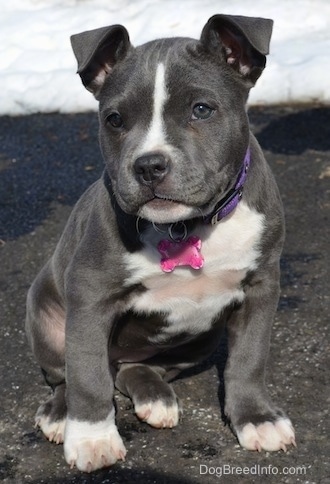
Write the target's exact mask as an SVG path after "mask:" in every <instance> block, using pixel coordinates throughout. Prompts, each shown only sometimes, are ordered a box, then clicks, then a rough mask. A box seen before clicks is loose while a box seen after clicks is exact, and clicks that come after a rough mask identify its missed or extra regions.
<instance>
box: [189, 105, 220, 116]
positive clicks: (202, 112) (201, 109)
mask: <svg viewBox="0 0 330 484" xmlns="http://www.w3.org/2000/svg"><path fill="white" fill-rule="evenodd" d="M213 113H214V109H212V108H210V106H208V105H207V104H195V106H194V107H193V110H192V116H191V117H192V119H208V118H209V117H210V116H212V114H213Z"/></svg>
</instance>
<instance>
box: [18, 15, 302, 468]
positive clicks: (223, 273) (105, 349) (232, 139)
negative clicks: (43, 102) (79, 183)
mask: <svg viewBox="0 0 330 484" xmlns="http://www.w3.org/2000/svg"><path fill="white" fill-rule="evenodd" d="M271 30H272V21H271V20H267V19H260V18H258V19H256V18H248V17H238V16H228V15H216V16H214V17H212V18H211V19H210V20H209V21H208V23H207V24H206V25H205V27H204V29H203V32H202V35H201V39H200V40H199V41H196V40H192V39H187V38H172V39H161V40H156V41H153V42H150V43H147V44H145V45H142V46H140V47H137V48H134V47H132V45H131V44H130V42H129V37H128V33H127V31H126V29H125V28H124V27H122V26H120V25H115V26H112V27H106V28H101V29H97V30H93V31H89V32H84V33H81V34H78V35H74V36H73V37H72V46H73V50H74V53H75V55H76V57H77V60H78V72H79V74H80V76H81V79H82V82H83V84H84V85H85V86H86V88H87V89H89V90H90V91H92V92H93V94H94V95H95V97H96V98H97V99H98V100H99V107H100V112H99V118H100V145H101V149H102V153H103V156H104V160H105V171H104V174H103V176H102V178H101V179H100V180H98V181H97V182H96V183H94V184H93V185H92V186H91V187H90V188H89V189H88V190H87V191H86V192H85V193H84V194H83V196H82V197H81V198H80V200H79V201H78V203H77V204H76V206H75V208H74V209H73V212H72V214H71V216H70V218H69V221H68V223H67V226H66V228H65V231H64V233H63V235H62V237H61V239H60V241H59V243H58V245H57V248H56V250H55V253H54V255H53V257H52V258H51V259H50V261H49V262H48V263H47V264H46V265H45V267H44V268H43V269H42V271H41V272H40V274H39V275H38V277H37V278H36V280H35V281H34V283H33V285H32V287H31V289H30V291H29V294H28V303H27V324H26V328H27V334H28V339H29V341H30V344H31V346H32V349H33V352H34V354H35V356H36V358H37V361H38V362H39V364H40V365H41V367H42V369H43V372H44V375H45V378H46V381H47V383H49V385H51V387H52V388H53V390H54V395H53V397H52V398H51V399H50V400H49V401H47V402H46V403H45V404H43V405H41V407H40V408H39V410H38V412H37V416H36V422H37V424H38V425H39V426H40V427H41V429H42V431H43V432H44V434H45V435H46V437H47V438H48V439H49V440H51V441H55V442H58V443H59V442H63V441H64V452H65V458H66V460H67V462H68V463H69V464H70V465H71V466H73V465H76V466H77V467H78V468H79V469H81V470H86V471H91V470H93V469H97V468H100V467H103V466H108V465H111V464H113V463H114V462H116V460H117V459H123V458H124V457H125V454H126V450H125V447H124V444H123V442H122V439H121V437H120V436H119V434H118V431H117V428H116V425H115V419H114V407H113V392H114V386H115V385H116V387H117V388H118V389H119V390H120V391H121V392H122V393H124V394H126V395H128V396H129V397H130V398H131V399H132V401H133V403H134V407H135V412H136V414H137V416H138V417H139V418H140V419H141V420H144V421H146V422H148V423H149V424H150V425H152V426H154V427H173V426H175V425H177V423H178V420H179V405H178V401H177V398H176V395H175V393H174V391H173V389H172V387H171V386H170V385H169V384H168V383H167V382H168V380H169V379H171V378H173V377H174V376H175V375H176V374H177V373H178V372H179V371H180V370H182V369H184V368H188V367H191V366H192V365H195V364H196V363H198V362H200V361H201V360H203V359H204V358H206V357H207V356H208V355H210V354H211V353H212V352H213V351H214V350H215V348H216V347H217V345H218V342H219V337H220V335H221V332H222V330H223V327H224V325H226V326H227V331H228V346H229V356H228V361H227V365H226V369H225V391H226V397H225V413H226V415H227V416H228V417H229V418H230V420H231V423H232V426H233V428H234V430H235V432H236V434H237V437H238V440H239V442H240V444H241V445H242V446H243V447H245V448H247V449H251V450H255V449H256V450H261V449H265V450H279V449H284V450H285V449H286V445H290V444H293V445H295V438H294V431H293V428H292V425H291V423H290V420H289V419H288V418H287V417H286V416H285V415H284V413H283V412H282V411H281V410H279V409H278V408H276V407H274V405H273V404H272V403H271V401H270V400H269V397H268V395H267V392H266V389H265V383H264V369H265V362H266V359H267V355H268V350H269V339H270V330H271V325H272V320H273V317H274V313H275V311H276V306H277V302H278V297H279V257H280V253H281V248H282V244H283V237H284V229H283V215H282V206H281V201H280V197H279V194H278V190H277V187H276V184H275V182H274V179H273V176H272V174H271V172H270V169H269V167H268V165H267V163H266V161H265V159H264V157H263V155H262V152H261V149H260V147H259V145H258V143H257V141H256V140H255V138H254V137H253V135H252V134H251V133H250V131H249V125H248V119H247V115H246V108H245V105H246V100H247V97H248V92H249V89H250V88H251V87H252V86H253V85H254V83H255V82H256V80H257V79H258V77H259V76H260V74H261V72H262V70H263V68H264V67H265V59H266V58H265V56H266V54H267V53H268V46H269V40H270V36H271ZM249 156H250V165H249V166H247V167H246V168H248V173H247V176H245V175H244V189H243V193H240V194H239V196H240V197H241V198H240V199H239V198H236V201H234V202H235V203H234V205H233V206H231V208H230V210H229V212H230V213H227V214H226V215H224V212H223V211H222V209H221V210H220V208H219V207H220V205H224V206H225V207H226V206H227V209H228V207H229V200H228V197H230V195H231V194H232V193H233V192H234V191H235V187H236V185H237V183H238V184H239V180H240V179H242V164H243V160H244V159H246V158H247V157H249ZM245 178H246V179H245ZM241 185H243V183H241ZM240 188H242V187H240ZM236 195H237V197H238V194H237V193H236ZM230 203H232V202H230ZM217 212H219V213H218V215H217ZM178 222H179V223H178ZM214 222H215V223H214ZM170 236H172V238H174V239H175V240H176V242H178V245H177V247H178V249H177V250H178V251H180V250H181V249H180V240H181V239H182V240H181V242H186V241H189V240H190V239H189V237H191V236H194V238H198V240H200V241H201V243H202V247H201V252H200V255H199V257H202V258H203V260H204V264H203V267H202V268H200V269H197V270H196V269H193V268H191V267H190V266H189V265H183V266H178V267H176V268H175V269H174V270H173V271H172V272H169V273H166V272H164V271H163V270H162V268H161V266H160V259H161V255H160V253H159V251H158V250H157V247H158V243H159V242H160V241H161V240H164V239H169V238H170ZM177 239H178V240H177ZM188 245H189V244H188ZM189 250H192V249H191V248H190V249H189ZM189 250H188V251H189ZM177 253H178V252H177ZM177 253H176V254H174V256H175V257H176V256H177ZM169 257H171V254H170V255H169ZM184 262H185V261H184Z"/></svg>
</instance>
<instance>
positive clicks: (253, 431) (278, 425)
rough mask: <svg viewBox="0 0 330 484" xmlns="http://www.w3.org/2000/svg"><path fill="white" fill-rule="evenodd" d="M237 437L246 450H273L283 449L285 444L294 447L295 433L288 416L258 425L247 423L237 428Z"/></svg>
mask: <svg viewBox="0 0 330 484" xmlns="http://www.w3.org/2000/svg"><path fill="white" fill-rule="evenodd" d="M237 438H238V441H239V443H240V444H241V446H242V447H244V448H245V449H248V450H258V451H259V452H260V451H261V450H262V449H263V450H268V451H275V450H281V449H282V450H284V452H286V450H287V447H286V446H287V445H293V446H294V447H296V441H295V433H294V429H293V426H292V423H291V421H290V420H289V419H288V418H279V419H278V420H275V422H263V423H261V424H259V425H253V424H252V423H247V424H246V425H244V426H243V427H242V428H241V430H237Z"/></svg>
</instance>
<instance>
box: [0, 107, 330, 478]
mask: <svg viewBox="0 0 330 484" xmlns="http://www.w3.org/2000/svg"><path fill="white" fill-rule="evenodd" d="M249 113H250V120H251V124H252V128H253V131H254V132H255V133H256V135H257V138H258V139H259V142H260V144H261V146H262V148H263V149H264V152H265V154H266V157H267V159H268V161H269V163H270V165H271V167H272V169H273V171H274V173H275V176H276V179H277V182H278V185H279V188H280V192H281V194H282V198H283V202H284V205H285V213H286V226H287V236H286V243H285V248H284V252H283V257H282V294H281V299H280V303H279V308H278V312H277V315H276V319H275V323H274V329H273V337H272V346H271V353H270V358H269V365H268V374H267V381H268V386H269V391H270V394H271V395H272V396H273V398H274V400H275V401H276V403H278V404H279V405H280V406H281V407H283V408H284V409H285V410H286V411H287V413H288V414H289V416H290V418H291V419H292V421H293V423H294V426H295V429H296V436H297V445H298V447H297V448H296V449H295V448H292V449H291V448H290V449H289V450H288V452H287V453H284V452H282V451H281V452H276V453H269V452H261V453H258V452H250V451H246V450H243V449H241V448H240V447H239V446H238V444H237V441H236V439H235V437H234V435H233V434H232V433H231V431H230V428H229V427H228V426H226V425H225V423H224V422H223V420H222V417H221V410H220V405H219V394H221V382H219V374H220V375H221V362H223V357H222V356H221V351H222V349H223V347H224V345H222V346H221V347H220V348H219V350H218V351H217V352H216V354H215V355H213V356H212V358H210V359H209V360H208V361H207V362H206V363H205V364H203V365H202V366H201V367H199V368H197V370H196V371H193V372H189V373H188V374H186V375H185V376H184V377H183V378H180V379H178V380H176V381H175V382H174V387H175V391H176V393H177V395H178V396H179V397H180V398H181V400H182V403H183V408H184V413H183V418H182V421H181V423H180V425H179V426H178V427H176V428H174V429H172V430H156V429H152V428H150V427H149V426H148V425H147V424H143V423H140V422H139V421H138V420H137V419H136V417H135V416H134V413H133V409H132V406H131V404H130V401H129V400H127V399H126V398H125V397H123V396H121V395H119V394H116V401H117V407H118V413H117V423H118V427H119V431H120V432H121V435H122V437H123V439H124V441H125V445H126V447H127V449H128V454H127V458H126V461H125V462H124V463H118V464H116V465H115V466H114V467H112V468H111V469H105V470H101V471H98V472H95V473H92V474H90V475H88V474H84V473H81V472H79V471H77V470H76V469H72V470H70V469H69V467H68V466H67V464H66V463H65V461H64V458H63V449H62V446H61V445H58V446H57V445H55V444H51V443H49V442H48V441H46V439H45V438H44V437H43V435H42V434H41V432H40V431H38V430H36V429H35V428H34V427H33V425H34V414H35V412H36V410H37V407H38V405H39V404H40V403H41V402H43V401H44V400H45V399H46V398H47V397H48V395H49V390H48V388H47V387H46V386H45V384H44V383H43V379H42V376H41V374H40V371H39V368H38V366H37V364H36V363H35V361H34V359H33V356H32V354H31V351H30V349H29V347H28V345H27V342H26V339H25V333H24V315H25V297H26V293H27V290H28V287H29V285H30V284H31V282H32V280H33V278H34V277H35V275H36V274H37V272H38V271H39V269H40V268H41V267H42V265H43V264H44V262H45V261H46V260H47V258H48V257H49V256H50V254H51V253H52V251H53V249H54V247H55V244H56V242H57V240H58V238H59V236H60V234H61V231H62V229H63V227H64V224H65V221H66V219H67V217H68V215H69V213H70V210H71V209H72V206H73V204H74V202H75V201H76V200H77V198H78V197H79V195H80V194H81V193H82V192H83V191H84V190H85V189H86V188H87V187H88V186H89V185H90V184H91V183H92V182H93V181H94V180H95V179H96V178H97V177H98V176H99V175H100V173H101V171H102V161H101V155H100V153H99V149H98V143H97V115H96V114H95V113H88V114H80V115H60V114H49V115H31V116H26V117H17V118H11V117H2V118H0V239H1V240H0V308H1V312H0V319H1V324H0V371H1V373H0V375H1V385H0V392H1V399H0V480H2V481H3V482H5V483H15V484H16V483H47V484H55V483H111V484H116V483H134V482H140V483H143V484H151V483H157V484H195V483H202V484H203V483H207V484H208V483H217V482H225V483H229V484H230V483H237V482H241V481H242V482H247V483H260V484H263V483H265V482H266V483H306V484H307V483H309V484H312V483H322V484H325V483H330V468H329V467H330V466H329V460H330V446H329V436H330V431H329V416H328V410H329V385H328V383H329V354H330V352H329V329H328V327H329V324H328V323H329V312H330V307H329V292H330V287H329V286H330V284H329V240H330V238H329V235H330V230H329V210H330V199H329V191H330V184H329V177H330V107H325V106H323V107H322V106H316V105H308V106H282V107H259V108H253V109H250V111H249ZM219 369H220V370H219ZM219 386H220V390H219Z"/></svg>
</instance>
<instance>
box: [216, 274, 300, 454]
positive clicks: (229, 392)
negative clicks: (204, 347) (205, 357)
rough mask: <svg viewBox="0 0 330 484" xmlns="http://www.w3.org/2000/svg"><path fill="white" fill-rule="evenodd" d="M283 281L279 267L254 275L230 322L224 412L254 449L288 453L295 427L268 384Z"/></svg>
mask: <svg viewBox="0 0 330 484" xmlns="http://www.w3.org/2000/svg"><path fill="white" fill-rule="evenodd" d="M278 279H279V270H278V267H277V265H276V264H275V265H274V266H273V267H269V268H268V270H264V271H263V274H262V276H260V275H258V274H255V276H254V277H253V280H252V281H251V282H250V284H249V285H248V286H247V287H246V289H245V293H246V298H245V300H244V302H243V304H242V306H241V307H240V308H239V309H238V310H237V311H235V312H234V313H233V315H232V317H231V318H230V320H229V322H228V350H229V355H228V360H227V366H226V370H225V391H226V403H225V413H226V414H227V416H228V417H229V418H230V420H231V423H232V425H233V427H234V430H235V431H236V434H237V437H238V440H239V442H240V444H241V445H242V447H245V448H246V449H249V450H259V451H260V450H261V449H264V450H268V451H275V450H280V449H283V450H286V446H287V445H290V444H292V445H295V434H294V430H293V427H292V424H291V422H290V420H289V419H288V418H287V417H286V415H285V414H284V413H283V412H282V410H280V409H278V408H276V407H275V406H274V405H273V404H272V402H271V401H270V399H269V397H268V395H267V391H266V387H265V381H264V378H265V366H266V361H267V357H268V351H269V344H270V332H271V326H272V322H273V318H274V313H275V310H276V306H277V302H278V295H279V283H278Z"/></svg>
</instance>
